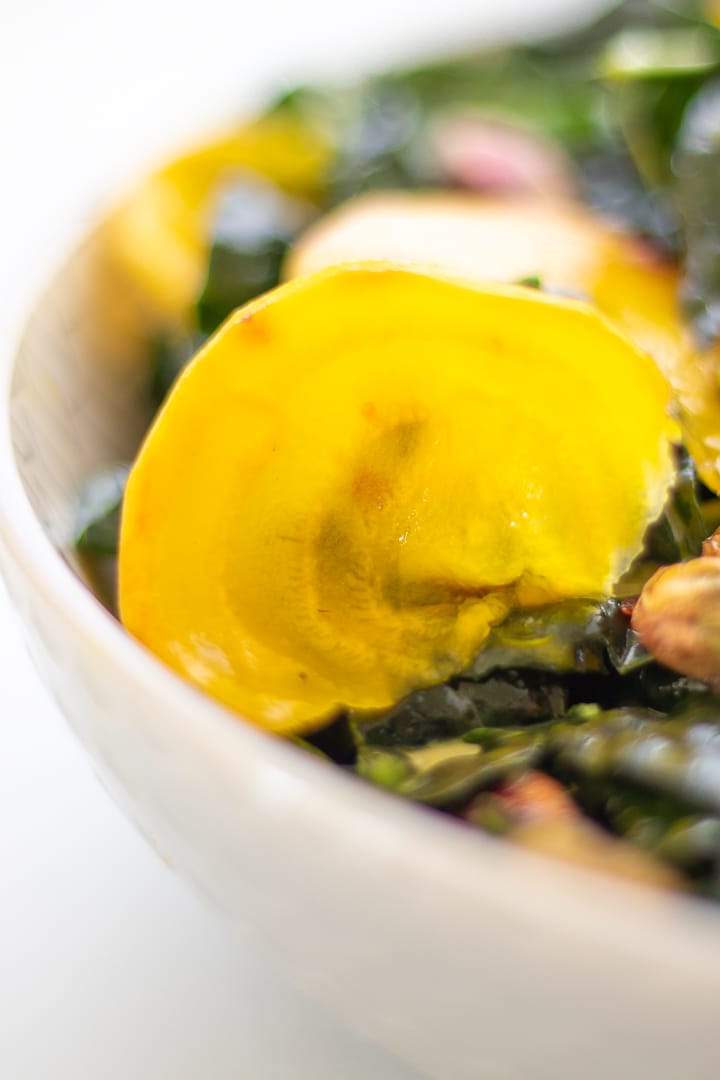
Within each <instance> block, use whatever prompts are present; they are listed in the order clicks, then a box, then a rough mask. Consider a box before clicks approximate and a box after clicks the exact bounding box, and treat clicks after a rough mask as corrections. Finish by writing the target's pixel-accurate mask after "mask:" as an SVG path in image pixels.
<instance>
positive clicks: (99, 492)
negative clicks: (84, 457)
mask: <svg viewBox="0 0 720 1080" xmlns="http://www.w3.org/2000/svg"><path fill="white" fill-rule="evenodd" d="M129 472H130V466H129V465H126V464H122V465H116V466H114V467H113V468H111V469H104V470H103V471H102V472H99V473H96V474H95V476H91V477H90V478H89V480H87V481H86V482H85V484H84V485H83V487H82V489H81V491H80V495H79V497H78V505H77V513H76V519H75V547H76V548H77V550H78V551H79V552H81V553H82V554H84V555H116V554H117V546H118V534H119V531H120V507H121V505H122V500H123V495H124V493H125V484H126V482H127V478H128V474H129Z"/></svg>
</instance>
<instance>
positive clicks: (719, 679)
mask: <svg viewBox="0 0 720 1080" xmlns="http://www.w3.org/2000/svg"><path fill="white" fill-rule="evenodd" d="M713 539H714V538H713ZM710 542H712V541H708V543H710ZM632 625H633V628H634V629H635V630H637V632H638V634H639V635H640V638H641V640H642V643H643V645H644V646H645V647H646V648H647V649H648V650H649V651H650V652H651V653H652V654H653V656H654V657H655V658H656V659H657V660H659V661H660V663H662V664H665V665H666V666H667V667H670V668H673V670H675V671H679V672H681V673H682V674H683V675H692V676H694V677H695V678H698V679H704V680H705V681H706V682H710V683H713V684H718V686H720V559H718V558H717V557H708V556H707V555H705V556H703V557H702V558H699V559H691V560H690V561H689V562H686V563H677V564H676V565H674V566H666V567H663V568H662V569H661V570H658V571H657V572H656V573H655V574H653V576H652V577H651V578H650V580H649V581H648V583H647V585H646V586H645V588H644V589H643V591H642V593H641V594H640V599H639V600H638V602H637V604H636V605H635V610H634V611H633V616H632Z"/></svg>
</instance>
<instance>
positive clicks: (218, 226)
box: [198, 172, 316, 334]
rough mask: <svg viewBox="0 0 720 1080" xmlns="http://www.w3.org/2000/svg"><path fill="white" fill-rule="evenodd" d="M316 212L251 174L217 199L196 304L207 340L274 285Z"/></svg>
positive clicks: (240, 179)
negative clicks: (293, 244) (234, 313)
mask: <svg viewBox="0 0 720 1080" xmlns="http://www.w3.org/2000/svg"><path fill="white" fill-rule="evenodd" d="M315 212H316V211H315V210H314V209H313V208H312V207H310V206H309V205H307V204H306V203H302V202H300V201H299V200H298V199H294V198H291V197H290V196H289V195H286V194H284V193H283V192H282V191H280V189H279V188H277V187H276V186H275V185H274V184H271V183H269V182H268V181H267V180H264V179H262V178H261V177H259V176H256V175H255V174H253V173H249V172H248V173H247V174H246V175H245V176H243V177H242V178H237V179H236V180H235V181H234V182H233V184H232V185H231V186H230V187H228V188H227V189H226V190H225V191H224V192H222V193H221V195H220V197H219V199H218V204H217V208H216V213H215V220H214V224H213V228H212V235H211V244H210V258H209V262H208V268H207V276H206V279H205V284H204V286H203V290H202V292H201V294H200V297H199V299H198V321H199V324H200V329H201V330H202V331H203V332H204V333H206V334H211V333H212V332H213V331H214V330H215V329H216V328H217V327H218V326H219V325H220V323H221V322H222V321H223V320H224V319H225V318H226V317H227V316H228V315H229V314H230V313H231V312H232V311H234V310H235V308H237V307H240V306H241V305H242V304H244V303H246V302H247V301H248V300H252V298H253V297H255V296H258V295H259V294H260V293H263V292H266V291H267V290H268V289H271V288H272V287H273V286H274V285H277V283H278V281H279V279H280V266H281V264H282V260H283V258H284V257H285V253H286V252H287V249H288V247H289V245H290V243H291V242H292V240H294V238H295V237H296V236H297V234H298V232H299V231H300V230H301V229H302V228H303V227H304V226H305V225H307V224H308V223H309V221H310V220H311V219H312V217H313V216H314V215H315Z"/></svg>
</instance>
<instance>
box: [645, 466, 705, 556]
mask: <svg viewBox="0 0 720 1080" xmlns="http://www.w3.org/2000/svg"><path fill="white" fill-rule="evenodd" d="M706 536H707V525H706V522H705V515H704V514H703V510H702V507H701V505H700V500H699V484H698V479H697V474H696V472H695V466H694V464H693V461H692V458H691V457H690V455H689V454H688V453H687V452H686V451H685V450H681V451H679V453H678V465H677V472H676V479H675V483H674V484H673V487H672V489H671V491H670V494H669V496H668V500H667V503H666V505H665V509H664V510H663V513H662V516H661V517H660V518H659V520H658V521H657V522H655V523H654V524H653V525H651V526H650V528H649V529H648V532H647V534H646V536H645V551H644V557H645V558H649V559H655V560H657V561H658V562H661V563H674V562H679V561H680V560H682V559H694V558H696V557H697V556H698V555H700V554H701V552H702V543H703V540H704V539H705V538H706Z"/></svg>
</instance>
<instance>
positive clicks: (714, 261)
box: [673, 79, 720, 344]
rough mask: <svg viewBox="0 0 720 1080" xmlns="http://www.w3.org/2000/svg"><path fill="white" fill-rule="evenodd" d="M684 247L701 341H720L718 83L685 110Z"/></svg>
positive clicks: (678, 164)
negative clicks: (719, 339)
mask: <svg viewBox="0 0 720 1080" xmlns="http://www.w3.org/2000/svg"><path fill="white" fill-rule="evenodd" d="M673 168H674V170H675V173H676V176H677V182H676V185H675V197H676V202H677V205H678V209H679V213H680V216H681V218H682V222H683V232H684V240H685V247H686V252H687V253H686V258H685V280H684V284H683V299H684V301H685V304H686V306H687V310H688V313H689V315H690V317H691V318H692V319H693V322H694V325H695V328H696V330H697V333H698V336H699V338H700V341H701V342H702V343H703V344H710V343H711V342H713V341H714V340H715V339H716V338H717V337H718V336H719V335H720V200H718V176H719V175H720V80H718V79H715V80H712V81H711V82H709V83H708V85H707V86H705V88H704V89H703V90H702V91H701V92H700V93H699V94H698V96H697V97H696V98H695V100H694V101H693V102H692V103H691V105H690V106H689V108H688V110H687V114H686V116H685V120H684V123H683V126H682V129H681V131H680V135H679V139H678V145H677V149H676V152H675V155H674V157H673Z"/></svg>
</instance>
